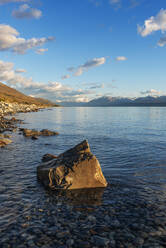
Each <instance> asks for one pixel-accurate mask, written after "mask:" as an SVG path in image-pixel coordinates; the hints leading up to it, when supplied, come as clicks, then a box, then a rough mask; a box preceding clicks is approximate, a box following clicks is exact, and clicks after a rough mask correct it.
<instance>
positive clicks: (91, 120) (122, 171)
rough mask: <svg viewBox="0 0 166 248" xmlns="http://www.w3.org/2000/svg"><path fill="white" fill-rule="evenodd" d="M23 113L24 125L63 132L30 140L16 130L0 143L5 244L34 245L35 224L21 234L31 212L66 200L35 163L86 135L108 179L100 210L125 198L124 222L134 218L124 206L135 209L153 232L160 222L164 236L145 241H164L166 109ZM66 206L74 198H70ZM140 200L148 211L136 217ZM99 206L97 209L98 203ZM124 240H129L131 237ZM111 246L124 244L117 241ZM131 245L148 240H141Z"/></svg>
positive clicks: (1, 221)
mask: <svg viewBox="0 0 166 248" xmlns="http://www.w3.org/2000/svg"><path fill="white" fill-rule="evenodd" d="M17 117H18V118H20V119H22V120H24V123H25V124H23V125H22V127H26V128H34V129H39V130H40V129H44V128H47V129H50V130H55V131H58V132H59V133H60V135H59V136H55V137H40V138H39V139H38V140H31V139H29V138H25V137H23V136H22V135H19V134H18V132H16V133H14V134H13V143H12V144H11V145H9V146H7V147H6V148H4V149H1V150H0V203H1V205H0V231H1V233H2V234H3V235H4V236H3V235H2V237H3V239H2V241H1V240H0V244H3V245H4V247H7V246H5V244H9V243H10V242H11V245H13V246H12V247H19V245H20V247H22V246H21V244H24V245H25V246H23V247H36V246H33V245H32V246H30V244H29V245H28V243H27V242H28V241H27V240H28V237H29V236H28V235H29V229H28V228H29V226H27V229H26V228H25V230H24V233H27V236H25V237H23V235H22V225H23V224H24V223H25V216H28V215H33V214H34V211H35V210H34V209H39V208H43V209H46V208H47V209H48V208H49V207H50V206H51V203H49V202H53V201H54V200H55V198H56V200H55V202H54V203H52V204H54V206H55V205H56V207H58V206H59V205H58V204H61V203H62V202H61V201H60V200H59V198H58V197H57V196H56V197H55V196H54V194H53V193H50V192H48V191H46V190H45V189H44V188H43V187H42V186H41V185H40V184H39V183H38V181H37V179H36V167H37V165H38V164H39V163H40V161H41V158H42V156H43V155H44V154H45V153H51V154H55V155H57V154H59V153H62V152H63V151H65V150H67V149H69V148H71V147H73V146H75V145H76V144H77V143H79V142H81V141H83V140H84V139H87V140H88V142H89V144H90V147H91V150H92V152H93V153H94V154H95V155H96V156H97V158H98V160H99V161H100V164H101V167H102V170H103V173H104V175H105V177H106V178H107V180H108V182H109V187H108V189H106V190H105V192H104V194H103V197H102V199H101V202H100V204H99V205H100V207H99V210H100V211H101V212H102V210H101V209H102V208H105V209H106V208H110V206H111V207H114V208H115V211H116V209H117V208H118V206H119V205H118V204H120V206H121V207H120V209H123V207H124V209H128V210H124V211H122V210H121V211H120V210H118V211H119V212H118V213H121V215H118V217H117V218H118V221H120V222H121V221H122V220H123V219H124V220H126V221H127V218H128V217H126V216H125V215H126V211H129V212H130V215H129V213H128V216H130V219H131V223H132V220H133V222H135V223H137V224H144V226H146V227H148V228H149V231H147V232H149V233H150V231H151V232H152V231H154V228H156V229H155V231H156V230H157V231H158V230H160V232H161V235H160V236H159V235H158V236H155V235H152V237H151V236H148V237H150V241H149V239H148V238H142V239H143V240H144V244H145V247H165V246H164V243H165V244H166V240H164V241H163V236H166V108H159V107H156V108H154V107H152V108H151V107H147V108H146V107H140V108H139V107H130V108H126V107H122V108H121V107H105V108H102V107H101V108H100V107H96V108H83V107H81V108H54V109H53V110H43V111H40V112H37V113H26V114H18V115H17ZM59 201H60V202H61V203H59ZM125 202H126V203H125ZM80 204H81V203H77V205H80ZM123 204H124V205H123ZM125 204H127V205H125ZM63 205H66V206H71V205H72V204H71V202H70V203H69V202H68V201H66V200H65V197H64V198H63ZM136 206H137V208H138V209H139V211H142V209H143V211H145V212H144V214H143V213H141V214H142V215H141V214H140V215H139V213H138V215H139V216H138V218H136V216H135V217H133V216H132V213H133V212H136ZM143 206H144V207H143ZM94 208H95V209H96V211H99V210H98V208H97V206H95V207H94ZM100 208H101V209H100ZM129 209H130V210H129ZM50 211H51V210H50ZM65 211H67V210H65ZM109 211H110V210H109ZM34 215H35V214H34ZM62 215H63V214H62ZM37 216H38V217H39V215H37ZM140 216H141V217H140ZM38 217H36V218H38ZM42 218H44V217H42ZM42 218H40V226H41V228H43V229H42V230H45V229H44V228H45V227H46V223H45V221H43V219H42ZM45 218H46V217H45ZM133 218H134V219H133ZM140 218H141V219H144V220H142V221H143V223H142V222H141V223H139V222H140ZM161 218H162V221H161V222H162V224H161V223H159V224H154V223H155V221H156V220H157V221H159V222H160V219H161ZM44 220H45V219H44ZM35 221H36V219H35V217H34V220H33V221H32V222H31V226H33V225H36V224H34V223H35ZM153 221H154V223H153V225H152V223H151V222H153ZM121 224H123V223H121ZM122 226H123V225H122ZM152 226H153V228H152ZM14 227H15V228H14ZM47 228H49V226H47ZM6 233H8V236H7V235H6ZM156 235H157V234H156ZM31 236H32V234H31ZM141 237H142V236H141ZM35 238H36V236H35ZM115 240H116V239H115ZM37 241H39V240H37ZM37 241H36V242H37ZM50 242H51V241H50ZM57 242H59V241H57ZM89 242H90V241H89ZM118 242H119V241H118ZM123 242H124V244H125V242H129V241H123ZM123 242H121V244H122V245H123ZM149 242H151V243H149ZM131 243H132V242H131ZM146 243H147V246H146ZM34 244H36V243H34ZM39 244H40V242H39V243H38V246H37V247H40V245H39ZM149 244H150V246H149ZM42 245H43V243H42V242H41V246H42ZM2 247H3V246H2ZM50 247H60V246H58V245H57V246H52V245H51V243H50ZM72 247H79V246H77V245H76V246H72ZM112 247H126V246H125V245H124V246H117V245H116V244H115V246H112ZM127 247H132V246H127ZM133 247H143V246H137V245H136V244H135V245H134V246H133Z"/></svg>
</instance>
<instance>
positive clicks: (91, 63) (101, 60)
mask: <svg viewBox="0 0 166 248" xmlns="http://www.w3.org/2000/svg"><path fill="white" fill-rule="evenodd" d="M105 62H106V58H105V57H101V58H94V59H91V60H88V61H87V62H85V64H83V65H80V66H78V67H77V68H76V71H75V73H74V76H80V75H82V74H83V72H85V71H88V70H89V69H90V68H93V67H97V66H100V65H103V64H105ZM70 69H71V68H70ZM72 70H73V71H74V68H73V67H72Z"/></svg>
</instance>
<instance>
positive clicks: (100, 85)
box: [90, 84, 104, 89]
mask: <svg viewBox="0 0 166 248" xmlns="http://www.w3.org/2000/svg"><path fill="white" fill-rule="evenodd" d="M103 88H104V84H94V85H92V86H91V87H90V89H103Z"/></svg>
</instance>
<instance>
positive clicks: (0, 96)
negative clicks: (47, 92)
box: [0, 82, 59, 107]
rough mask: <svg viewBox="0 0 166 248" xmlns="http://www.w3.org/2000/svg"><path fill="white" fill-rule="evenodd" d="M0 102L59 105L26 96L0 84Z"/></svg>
mask: <svg viewBox="0 0 166 248" xmlns="http://www.w3.org/2000/svg"><path fill="white" fill-rule="evenodd" d="M0 101H1V102H8V103H20V104H35V105H38V106H46V107H47V106H48V107H58V106H59V105H57V104H55V103H53V102H51V101H49V100H46V99H43V98H34V97H30V96H26V95H24V94H23V93H21V92H19V91H17V90H15V89H13V88H11V87H9V86H7V85H5V84H3V83H1V82H0Z"/></svg>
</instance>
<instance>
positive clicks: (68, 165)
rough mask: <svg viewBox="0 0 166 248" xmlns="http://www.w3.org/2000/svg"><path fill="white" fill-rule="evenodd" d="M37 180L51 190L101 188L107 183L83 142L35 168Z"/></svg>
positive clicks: (95, 160)
mask: <svg viewBox="0 0 166 248" xmlns="http://www.w3.org/2000/svg"><path fill="white" fill-rule="evenodd" d="M37 176H38V179H39V180H40V181H41V183H43V184H44V185H45V186H46V187H50V188H52V189H85V188H103V187H106V186H107V181H106V179H105V177H104V176H103V173H102V170H101V167H100V164H99V161H98V160H97V158H96V157H95V156H94V155H93V154H92V153H91V151H90V147H89V144H88V142H87V141H86V140H85V141H83V142H82V143H80V144H78V145H77V146H75V147H74V148H72V149H70V150H68V151H66V152H64V153H62V154H60V155H59V156H58V157H57V158H54V157H52V159H51V160H50V161H47V162H43V163H41V164H40V165H39V166H38V167H37Z"/></svg>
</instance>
